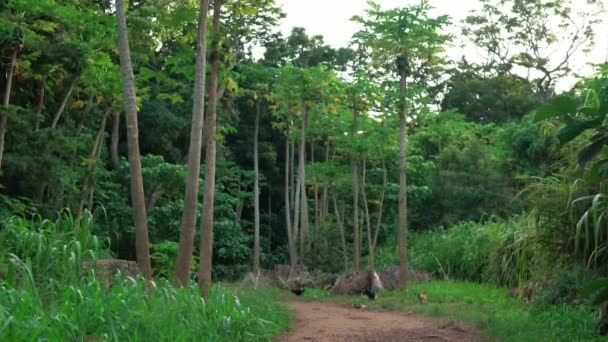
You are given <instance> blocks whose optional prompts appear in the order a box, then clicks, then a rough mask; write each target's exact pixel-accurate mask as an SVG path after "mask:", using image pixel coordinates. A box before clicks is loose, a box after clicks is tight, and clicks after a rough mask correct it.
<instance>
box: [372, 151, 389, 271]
mask: <svg viewBox="0 0 608 342" xmlns="http://www.w3.org/2000/svg"><path fill="white" fill-rule="evenodd" d="M387 178H388V177H387V174H386V165H385V163H384V159H382V192H380V201H379V202H378V218H377V219H376V228H375V231H374V238H373V239H372V244H371V246H370V254H371V260H372V265H373V266H374V267H375V266H376V246H377V245H378V235H379V234H380V227H381V226H382V212H383V211H384V194H385V193H386V184H387V183H388V179H387Z"/></svg>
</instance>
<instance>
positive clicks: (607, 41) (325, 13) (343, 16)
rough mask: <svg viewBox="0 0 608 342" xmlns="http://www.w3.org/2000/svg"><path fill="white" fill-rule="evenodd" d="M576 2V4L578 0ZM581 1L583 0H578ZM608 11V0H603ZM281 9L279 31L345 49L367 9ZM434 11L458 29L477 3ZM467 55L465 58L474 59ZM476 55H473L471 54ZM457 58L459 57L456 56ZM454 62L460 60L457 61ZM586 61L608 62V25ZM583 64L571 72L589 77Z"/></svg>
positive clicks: (289, 1) (357, 0) (297, 1)
mask: <svg viewBox="0 0 608 342" xmlns="http://www.w3.org/2000/svg"><path fill="white" fill-rule="evenodd" d="M418 1H419V0H377V2H379V3H380V4H381V5H382V6H383V7H385V8H390V7H403V6H406V5H408V4H412V3H417V2H418ZM577 1H578V0H577ZM580 1H583V0H580ZM603 1H604V2H605V3H606V6H605V7H606V8H608V0H603ZM277 2H278V3H279V4H280V5H281V6H282V7H283V11H284V12H285V13H286V14H287V17H286V18H285V19H283V21H282V22H281V25H280V30H281V31H282V32H283V33H284V34H285V35H288V34H289V32H290V31H291V29H292V28H293V27H294V26H299V27H304V28H305V29H306V31H307V33H308V34H309V35H312V34H320V35H322V36H323V37H324V38H325V42H326V43H327V44H329V45H331V46H333V47H343V46H346V45H348V42H349V40H350V38H351V37H352V35H353V33H355V32H356V31H357V30H358V29H359V26H358V25H357V24H355V23H353V22H351V21H350V18H351V17H352V16H354V15H357V14H363V12H364V10H365V9H366V8H367V0H277ZM430 3H431V5H433V6H434V7H435V10H434V14H436V15H439V14H448V15H449V16H451V17H452V21H453V23H454V25H460V21H461V20H462V19H464V18H465V17H466V15H467V14H468V13H469V11H471V10H472V9H475V8H478V7H479V6H480V5H479V2H478V1H477V0H430ZM450 31H451V32H454V33H456V32H460V30H459V29H458V27H453V28H451V30H450ZM449 52H450V53H451V54H452V55H462V54H463V52H462V50H460V49H456V48H452V49H451V50H450V51H449ZM470 54H471V51H467V55H468V56H467V57H468V58H469V59H471V60H472V59H474V58H475V56H474V55H470ZM474 54H475V53H474ZM459 57H460V56H459ZM459 57H458V58H454V59H460V58H459ZM587 57H588V58H589V60H591V61H594V62H603V61H606V59H607V58H608V24H607V23H603V24H601V27H598V30H597V37H596V46H595V47H594V49H593V52H592V53H591V55H590V56H587ZM586 62H587V61H586V60H581V59H579V60H577V61H576V63H575V65H572V66H573V69H575V70H577V71H578V72H580V73H583V74H588V73H590V69H589V68H583V66H584V65H585V64H586ZM574 82H575V80H573V79H569V80H566V81H564V82H562V83H561V84H560V85H559V88H562V89H563V88H567V87H569V86H571V85H572V84H573V83H574Z"/></svg>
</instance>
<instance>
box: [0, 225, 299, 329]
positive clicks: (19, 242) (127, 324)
mask: <svg viewBox="0 0 608 342" xmlns="http://www.w3.org/2000/svg"><path fill="white" fill-rule="evenodd" d="M73 223H74V221H73V220H72V218H71V216H70V215H69V213H64V214H62V215H61V216H60V218H59V219H58V220H57V221H54V222H51V221H49V220H43V219H41V218H40V217H34V218H33V219H23V218H17V217H15V218H10V219H8V220H6V221H5V222H4V224H3V226H2V229H1V231H0V236H1V238H2V240H0V249H1V250H2V256H3V257H2V259H0V269H3V270H5V271H6V273H7V274H5V278H4V279H2V278H0V340H2V341H31V340H49V341H84V340H96V339H97V340H107V341H185V340H191V341H257V340H269V339H270V338H272V337H273V336H275V335H277V334H279V333H280V332H282V331H284V330H286V329H287V326H288V323H289V318H290V314H289V312H288V311H287V310H286V309H285V308H284V307H282V306H281V305H280V304H278V303H277V302H276V301H274V300H270V299H269V298H268V297H263V296H256V295H249V294H248V293H247V292H243V293H238V294H235V293H234V292H233V291H231V290H229V289H227V288H224V287H221V286H215V287H213V288H212V289H211V292H210V294H209V296H208V298H207V300H206V301H203V300H202V299H201V297H200V293H199V290H198V288H197V286H195V285H194V284H193V286H191V287H189V288H180V289H176V288H174V287H173V286H171V284H170V283H169V282H168V281H166V280H159V281H157V282H156V283H155V284H154V286H153V288H152V289H148V286H147V285H146V283H145V281H144V280H143V279H141V278H138V279H133V278H130V277H125V276H122V275H120V274H118V275H116V276H115V277H114V278H113V279H111V284H110V287H109V288H108V287H106V286H103V285H102V284H101V283H100V282H99V281H98V280H97V279H96V278H95V274H94V272H93V271H92V270H88V271H85V270H82V269H81V263H82V261H83V260H86V259H96V258H99V257H100V256H104V255H107V252H106V251H105V249H104V248H103V246H102V244H100V242H99V241H98V240H97V238H96V237H95V236H93V235H92V234H91V233H90V228H91V224H92V221H91V220H90V216H89V217H88V218H87V219H85V220H83V222H82V223H81V228H80V231H79V232H78V233H76V232H75V231H74V230H73V227H74V225H73Z"/></svg>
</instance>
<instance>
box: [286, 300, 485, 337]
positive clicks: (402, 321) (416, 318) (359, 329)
mask: <svg viewBox="0 0 608 342" xmlns="http://www.w3.org/2000/svg"><path fill="white" fill-rule="evenodd" d="M287 305H288V306H289V307H290V308H292V309H294V310H295V313H296V320H295V327H294V328H293V329H292V330H291V331H290V332H289V333H287V334H286V335H283V336H281V337H279V338H278V339H277V342H295V341H308V342H310V341H312V342H316V341H319V342H320V341H323V342H325V341H328V342H329V341H336V342H343V341H365V342H376V341H377V342H380V341H382V342H391V341H472V342H477V341H487V340H486V339H484V338H482V337H481V336H480V335H479V333H478V332H477V330H476V329H475V328H474V327H473V326H471V325H469V324H464V323H459V322H457V323H454V322H450V321H446V320H442V319H437V318H429V317H425V316H420V315H416V314H409V313H402V312H390V311H373V310H369V309H355V308H349V307H346V306H341V305H338V304H333V303H321V302H290V303H287Z"/></svg>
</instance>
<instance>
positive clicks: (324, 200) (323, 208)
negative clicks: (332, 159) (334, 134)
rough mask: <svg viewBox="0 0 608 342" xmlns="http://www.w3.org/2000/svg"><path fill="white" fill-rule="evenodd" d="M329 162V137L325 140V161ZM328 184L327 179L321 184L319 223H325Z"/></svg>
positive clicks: (327, 204) (327, 205)
mask: <svg viewBox="0 0 608 342" xmlns="http://www.w3.org/2000/svg"><path fill="white" fill-rule="evenodd" d="M328 162H329V139H328V140H326V141H325V163H328ZM328 191H329V189H328V186H327V180H325V183H324V184H323V194H322V195H321V224H325V220H326V218H327V213H328V210H329V208H328V207H329V201H328Z"/></svg>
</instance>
